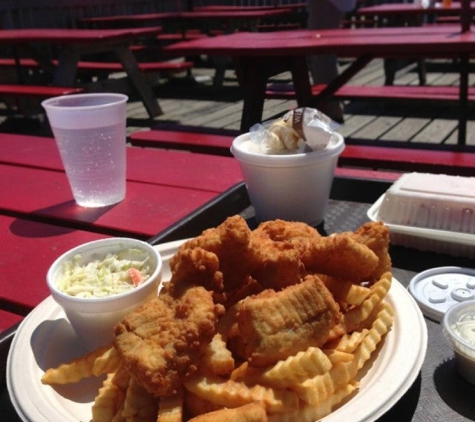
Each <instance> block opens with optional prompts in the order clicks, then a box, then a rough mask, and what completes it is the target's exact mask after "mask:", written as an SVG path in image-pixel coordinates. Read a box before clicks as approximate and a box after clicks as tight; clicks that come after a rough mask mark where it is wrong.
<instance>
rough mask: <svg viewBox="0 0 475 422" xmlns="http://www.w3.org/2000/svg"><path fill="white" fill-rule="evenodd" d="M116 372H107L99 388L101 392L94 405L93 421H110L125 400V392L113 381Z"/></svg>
mask: <svg viewBox="0 0 475 422" xmlns="http://www.w3.org/2000/svg"><path fill="white" fill-rule="evenodd" d="M114 375H115V374H112V373H111V374H107V377H106V379H105V380H104V382H103V383H102V387H101V388H99V393H98V394H97V396H96V398H95V399H94V404H93V405H92V421H93V422H110V421H112V419H113V418H114V416H115V415H116V413H117V411H118V410H119V409H120V407H121V404H122V403H123V400H124V393H123V391H121V389H120V388H119V387H117V385H115V384H114V383H113V382H112V379H113V378H114Z"/></svg>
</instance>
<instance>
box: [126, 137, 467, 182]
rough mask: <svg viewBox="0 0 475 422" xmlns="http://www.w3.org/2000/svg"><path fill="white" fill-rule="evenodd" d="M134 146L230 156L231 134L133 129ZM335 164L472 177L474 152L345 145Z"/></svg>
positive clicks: (130, 138) (132, 140)
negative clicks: (136, 130) (134, 130)
mask: <svg viewBox="0 0 475 422" xmlns="http://www.w3.org/2000/svg"><path fill="white" fill-rule="evenodd" d="M129 140H130V143H131V144H132V145H134V146H142V147H155V148H172V149H181V150H190V151H193V152H201V153H208V154H219V155H226V156H230V155H231V152H230V150H229V148H230V146H231V143H232V140H233V137H232V136H226V135H215V134H206V133H191V132H183V131H173V130H149V131H138V132H134V133H132V134H131V135H130V137H129ZM338 166H339V167H347V168H349V167H353V168H355V167H357V168H360V169H371V170H394V171H399V172H402V171H418V172H429V173H446V174H459V175H467V176H469V175H471V176H475V152H464V151H449V150H429V149H419V148H401V147H387V146H367V145H351V144H350V145H346V147H345V149H344V151H343V152H342V154H341V155H340V159H339V161H338Z"/></svg>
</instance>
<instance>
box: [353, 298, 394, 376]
mask: <svg viewBox="0 0 475 422" xmlns="http://www.w3.org/2000/svg"><path fill="white" fill-rule="evenodd" d="M380 309H381V310H380V311H379V312H378V314H377V317H376V319H375V321H374V322H373V325H372V327H371V329H370V330H369V332H368V334H367V335H366V336H365V338H364V340H363V341H362V342H361V344H360V345H359V346H358V348H357V349H356V350H355V353H354V356H355V359H354V360H355V361H356V362H357V363H358V369H360V368H362V367H363V365H364V364H365V362H366V361H367V360H368V359H369V358H370V357H371V354H372V353H373V352H374V351H375V349H376V347H377V346H378V343H379V342H380V341H381V339H382V338H383V336H384V335H385V334H386V333H387V332H388V331H389V330H390V328H391V327H392V324H393V320H394V310H393V308H392V307H391V305H390V304H389V303H382V304H381V307H380Z"/></svg>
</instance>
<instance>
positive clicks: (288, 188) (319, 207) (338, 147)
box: [231, 133, 345, 226]
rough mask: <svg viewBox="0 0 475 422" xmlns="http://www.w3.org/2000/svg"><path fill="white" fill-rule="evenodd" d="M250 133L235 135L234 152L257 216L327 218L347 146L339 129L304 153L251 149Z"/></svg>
mask: <svg viewBox="0 0 475 422" xmlns="http://www.w3.org/2000/svg"><path fill="white" fill-rule="evenodd" d="M249 142H250V136H249V133H245V134H243V135H240V136H238V137H237V138H236V139H234V141H233V144H232V146H231V152H232V154H233V155H234V157H235V158H236V159H237V160H238V161H239V164H240V166H241V170H242V173H243V176H244V182H245V183H246V187H247V191H248V194H249V198H250V200H251V203H252V205H253V207H254V211H255V215H256V219H257V220H258V221H267V220H275V219H282V220H287V221H301V222H304V223H307V224H310V225H311V226H316V225H318V224H320V223H321V222H322V221H323V217H324V215H325V211H326V208H327V204H328V199H329V197H330V190H331V186H332V183H333V177H334V172H335V167H336V164H337V161H338V156H339V155H340V154H341V152H342V151H343V149H344V147H345V143H344V140H343V137H342V136H341V135H340V134H338V133H335V136H333V137H332V140H331V141H330V142H329V144H328V145H327V147H326V148H324V149H321V150H318V151H313V152H309V153H301V154H288V155H274V154H260V153H256V152H250V151H249V150H247V148H246V146H247V145H249Z"/></svg>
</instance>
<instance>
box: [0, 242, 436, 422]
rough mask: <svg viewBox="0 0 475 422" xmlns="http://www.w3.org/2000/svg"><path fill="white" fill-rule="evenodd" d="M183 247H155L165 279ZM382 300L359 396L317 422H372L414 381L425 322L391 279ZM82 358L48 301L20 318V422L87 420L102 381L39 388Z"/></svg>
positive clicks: (16, 393)
mask: <svg viewBox="0 0 475 422" xmlns="http://www.w3.org/2000/svg"><path fill="white" fill-rule="evenodd" d="M182 242H183V241H175V242H170V243H166V244H163V245H159V246H156V248H157V249H158V250H159V251H160V253H161V254H162V258H163V264H164V268H163V270H164V273H163V279H164V280H168V279H169V278H170V270H169V267H168V263H169V259H170V258H171V256H172V255H173V254H174V253H175V252H176V250H177V248H178V246H179V245H180V244H181V243H182ZM386 300H387V301H388V302H389V303H390V304H391V305H392V307H393V308H394V311H395V319H394V325H393V327H392V330H391V331H390V332H389V333H388V335H387V336H386V338H385V340H384V344H383V345H382V348H381V349H380V351H379V353H378V354H377V356H376V357H375V358H373V359H372V360H371V361H370V362H367V365H366V367H367V372H366V374H365V376H364V377H363V378H362V379H361V382H360V388H359V390H358V391H357V393H356V394H355V395H354V396H352V398H351V399H350V400H349V401H348V402H347V403H345V404H344V405H342V406H341V407H340V408H338V409H337V410H335V411H334V412H333V413H331V414H330V415H328V416H326V417H325V418H323V419H321V421H324V422H337V421H338V422H341V421H342V420H348V421H352V422H371V421H375V420H376V419H378V418H379V417H380V416H381V415H383V414H384V413H385V412H386V411H387V410H389V409H390V408H391V407H392V406H393V405H394V404H395V403H396V402H397V401H398V400H399V399H400V398H401V396H402V395H403V394H404V393H405V392H406V391H407V390H408V389H409V387H410V386H411V385H412V383H413V382H414V380H415V379H416V377H417V375H418V373H419V371H420V369H421V366H422V363H423V361H424V357H425V353H426V347H427V328H426V324H425V321H424V318H423V316H422V313H421V311H420V310H419V307H418V306H417V304H416V302H415V301H414V299H413V298H412V296H411V295H410V294H409V293H408V291H407V290H406V289H405V288H404V287H403V286H402V285H401V284H400V283H399V282H398V281H397V280H395V279H393V282H392V286H391V290H390V291H389V293H388V296H387V299H386ZM84 353H85V349H84V348H83V347H82V346H81V344H80V342H79V340H78V339H77V338H76V336H75V334H74V332H73V330H72V329H71V327H70V325H69V322H68V321H67V319H66V316H65V315H64V313H63V311H62V309H61V308H60V307H59V306H58V305H57V304H56V302H54V300H53V299H52V298H51V297H48V298H47V299H46V300H44V301H43V302H42V303H41V304H40V305H39V306H38V307H36V308H35V309H34V310H33V311H32V312H31V313H30V314H29V315H28V317H26V318H25V319H24V321H23V322H22V324H21V325H20V327H19V329H18V332H17V334H16V335H15V337H14V339H13V341H12V345H11V348H10V353H9V356H8V361H7V386H8V391H9V393H10V397H11V400H12V403H13V405H14V407H15V409H16V411H17V412H18V414H19V416H20V417H21V419H22V420H24V421H31V422H50V421H53V420H61V421H63V422H77V421H89V420H91V406H92V403H93V401H94V397H95V395H96V394H97V391H98V388H99V387H100V386H101V384H102V378H100V379H98V378H92V379H86V380H83V381H82V382H80V383H77V384H71V385H65V386H59V387H55V388H53V387H51V386H48V385H43V384H42V383H41V377H42V375H43V373H44V372H45V370H46V369H48V368H50V367H53V366H57V365H59V364H60V363H62V362H65V361H68V360H70V359H72V358H74V357H78V356H82V355H83V354H84ZM381 386H384V388H381Z"/></svg>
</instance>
